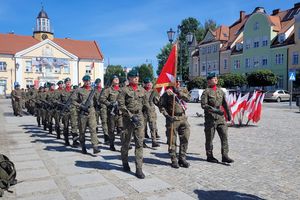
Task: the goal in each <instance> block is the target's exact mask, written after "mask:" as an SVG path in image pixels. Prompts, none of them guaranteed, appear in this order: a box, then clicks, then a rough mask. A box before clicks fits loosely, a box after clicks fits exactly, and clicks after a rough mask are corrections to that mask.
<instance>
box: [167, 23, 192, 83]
mask: <svg viewBox="0 0 300 200" xmlns="http://www.w3.org/2000/svg"><path fill="white" fill-rule="evenodd" d="M180 28H181V26H180V25H178V26H177V39H176V40H178V48H179V66H180V74H179V77H181V79H182V80H183V63H182V58H183V55H182V54H183V50H184V48H185V47H186V43H185V42H181V41H180V40H179V32H180ZM167 35H168V40H169V42H170V44H172V43H173V41H174V35H175V31H173V29H172V28H170V30H168V31H167ZM193 39H194V35H193V33H191V32H189V33H188V34H187V35H186V38H185V40H186V41H187V45H188V46H189V45H191V44H192V42H193ZM188 52H189V49H188ZM188 56H189V55H188ZM188 59H189V58H188Z"/></svg>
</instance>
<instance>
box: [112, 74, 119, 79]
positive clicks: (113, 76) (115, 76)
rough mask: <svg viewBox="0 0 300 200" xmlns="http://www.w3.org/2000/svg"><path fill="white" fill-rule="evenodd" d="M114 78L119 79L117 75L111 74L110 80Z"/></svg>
mask: <svg viewBox="0 0 300 200" xmlns="http://www.w3.org/2000/svg"><path fill="white" fill-rule="evenodd" d="M115 78H119V77H118V76H117V75H115V74H113V75H111V77H110V80H114V79H115Z"/></svg>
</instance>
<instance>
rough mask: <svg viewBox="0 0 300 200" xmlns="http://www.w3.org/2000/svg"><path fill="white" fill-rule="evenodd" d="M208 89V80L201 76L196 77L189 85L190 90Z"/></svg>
mask: <svg viewBox="0 0 300 200" xmlns="http://www.w3.org/2000/svg"><path fill="white" fill-rule="evenodd" d="M206 87H207V80H206V79H205V78H203V77H201V76H199V77H196V78H194V79H192V80H191V81H189V82H188V83H187V88H188V90H192V89H194V88H198V89H204V88H206Z"/></svg>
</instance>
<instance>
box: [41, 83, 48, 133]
mask: <svg viewBox="0 0 300 200" xmlns="http://www.w3.org/2000/svg"><path fill="white" fill-rule="evenodd" d="M48 91H49V87H48V83H45V84H44V91H43V93H41V95H40V102H41V105H42V109H41V114H42V124H43V127H44V130H47V127H48V120H47V105H46V104H45V101H46V97H47V93H48Z"/></svg>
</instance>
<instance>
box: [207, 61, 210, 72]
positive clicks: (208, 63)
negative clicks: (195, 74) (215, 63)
mask: <svg viewBox="0 0 300 200" xmlns="http://www.w3.org/2000/svg"><path fill="white" fill-rule="evenodd" d="M207 65H208V70H210V62H207Z"/></svg>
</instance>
